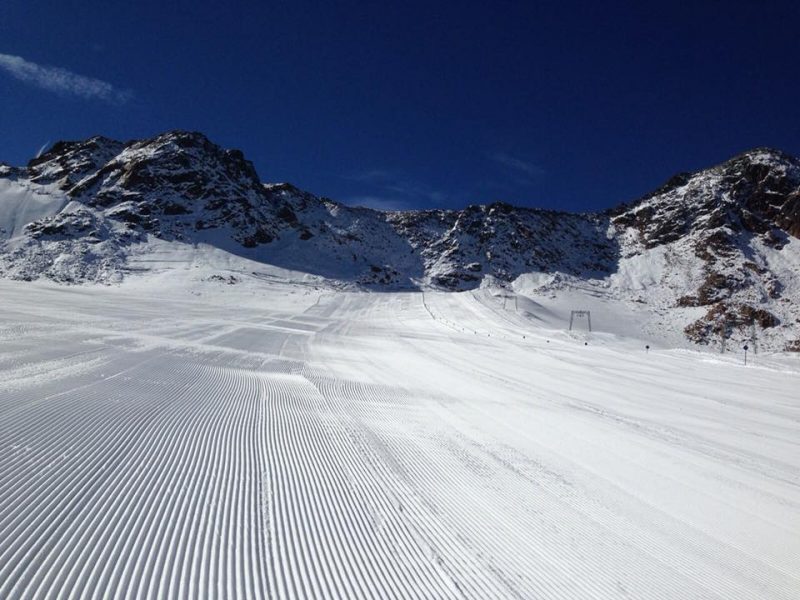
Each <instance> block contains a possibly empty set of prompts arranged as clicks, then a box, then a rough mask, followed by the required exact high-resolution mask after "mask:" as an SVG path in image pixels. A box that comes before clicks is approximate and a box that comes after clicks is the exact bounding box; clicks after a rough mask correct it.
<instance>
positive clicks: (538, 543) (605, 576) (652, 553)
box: [0, 242, 800, 599]
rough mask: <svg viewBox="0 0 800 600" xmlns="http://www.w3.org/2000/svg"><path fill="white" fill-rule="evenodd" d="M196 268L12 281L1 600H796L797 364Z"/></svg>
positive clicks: (149, 260) (561, 312)
mask: <svg viewBox="0 0 800 600" xmlns="http://www.w3.org/2000/svg"><path fill="white" fill-rule="evenodd" d="M176 248H177V246H176V245H174V244H173V245H169V244H167V243H166V242H165V243H163V244H162V245H159V244H151V245H149V246H148V251H147V253H139V254H137V252H136V250H135V249H134V251H133V252H132V257H131V265H132V270H133V271H134V272H138V269H140V270H141V271H142V272H143V273H145V274H144V275H133V276H131V277H128V278H126V280H125V281H124V283H122V284H121V285H117V286H95V285H84V286H72V287H62V286H58V285H55V284H52V283H47V282H43V281H37V282H14V281H0V297H2V299H3V300H2V301H3V304H2V306H3V311H2V316H0V597H2V598H38V597H49V596H51V595H52V596H54V597H56V596H61V595H63V596H64V597H68V596H74V597H87V598H88V597H131V598H133V597H164V598H166V597H169V598H189V597H203V598H236V597H239V598H261V597H276V598H310V597H316V598H359V597H360V598H559V599H561V598H623V597H631V598H721V599H722V598H724V599H733V598H775V599H779V598H786V599H789V598H797V597H798V593H799V592H800V538H798V536H797V532H798V531H800V447H799V446H800V398H799V397H798V395H797V389H798V383H800V363H798V361H797V360H796V358H794V357H791V356H788V355H785V354H758V355H756V356H749V357H748V359H754V360H752V361H751V360H748V363H749V364H748V366H746V367H745V366H744V365H743V364H742V358H743V357H742V355H741V354H740V353H739V352H738V351H737V352H733V353H729V354H724V355H720V354H715V353H710V352H698V351H696V350H690V349H688V348H678V347H676V346H675V345H673V344H670V343H669V340H668V339H667V338H665V337H661V338H650V337H648V334H647V333H646V331H645V330H644V329H643V328H642V327H640V326H639V325H640V324H645V325H646V323H647V322H649V321H647V319H649V318H650V317H645V316H641V314H640V312H638V310H637V303H635V302H620V301H619V299H618V298H616V297H615V296H614V294H613V293H608V289H607V288H604V287H603V286H604V285H605V284H604V283H603V282H602V281H596V282H593V283H592V282H590V283H588V284H585V285H583V287H581V288H576V287H575V286H573V285H572V283H574V282H568V283H570V285H564V286H559V285H558V282H557V281H555V282H554V281H553V279H552V278H549V279H548V278H547V277H544V276H541V277H539V276H535V275H532V276H530V277H529V278H527V279H526V278H522V279H520V280H518V281H517V282H515V284H514V286H513V289H511V288H499V287H497V286H494V285H491V284H487V285H484V286H483V287H482V288H481V289H478V290H474V291H471V292H464V293H438V292H431V291H426V292H425V293H424V294H422V293H419V292H393V293H389V292H385V293H364V292H353V291H344V290H341V289H336V288H335V287H333V286H332V285H331V284H330V283H326V282H324V281H323V280H322V279H320V278H316V277H313V276H309V275H305V274H303V273H298V272H292V271H287V270H284V269H278V268H275V267H267V266H265V265H263V264H261V263H257V262H251V261H247V260H246V259H242V258H237V257H231V256H230V255H227V254H226V253H224V252H222V251H215V250H212V249H210V248H207V247H204V246H202V245H200V246H192V245H184V246H181V248H183V252H184V253H185V254H183V255H180V256H176V255H175V254H174V252H175V251H177V250H176ZM637 260H640V259H637ZM137 261H139V262H137ZM176 261H177V262H176ZM640 267H641V265H639V267H637V266H636V265H635V264H633V263H632V266H631V269H636V268H640ZM642 268H643V267H642ZM653 272H656V271H653ZM604 289H605V292H604V291H603V290H604ZM578 308H589V309H591V310H592V317H593V319H592V324H593V326H594V328H595V331H593V332H592V333H589V332H586V331H576V332H567V331H565V329H566V319H568V317H569V310H571V309H578ZM645 329H646V328H645ZM645 343H649V344H650V346H651V350H650V351H649V352H645V351H644V344H645ZM585 344H587V345H585Z"/></svg>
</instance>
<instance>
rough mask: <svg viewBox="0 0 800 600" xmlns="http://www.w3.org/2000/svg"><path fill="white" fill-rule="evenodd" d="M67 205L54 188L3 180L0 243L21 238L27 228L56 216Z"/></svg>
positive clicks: (61, 195) (1, 183)
mask: <svg viewBox="0 0 800 600" xmlns="http://www.w3.org/2000/svg"><path fill="white" fill-rule="evenodd" d="M66 203H67V201H66V198H65V197H64V194H62V193H59V192H58V190H57V189H56V188H55V186H52V185H48V186H40V185H36V184H34V183H29V182H27V181H26V182H17V181H15V180H13V179H5V178H3V177H0V241H2V240H5V239H9V238H12V237H16V236H18V235H21V234H22V233H23V228H24V227H25V225H27V224H28V223H31V222H33V221H38V220H39V219H43V218H45V217H51V216H53V215H55V214H57V213H58V212H59V211H60V210H61V209H62V208H64V206H65V205H66Z"/></svg>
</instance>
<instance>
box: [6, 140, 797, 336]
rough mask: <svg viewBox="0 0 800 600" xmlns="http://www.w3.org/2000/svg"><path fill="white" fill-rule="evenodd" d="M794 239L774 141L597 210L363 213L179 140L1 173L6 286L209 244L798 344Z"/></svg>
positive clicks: (109, 146) (366, 274)
mask: <svg viewBox="0 0 800 600" xmlns="http://www.w3.org/2000/svg"><path fill="white" fill-rule="evenodd" d="M798 236H800V162H798V160H797V159H795V158H792V157H790V156H788V155H786V154H784V153H782V152H779V151H776V150H771V149H765V148H760V149H756V150H752V151H750V152H746V153H744V154H741V155H739V156H737V157H734V158H733V159H731V160H729V161H726V162H725V163H722V164H720V165H717V166H715V167H712V168H710V169H707V170H704V171H700V172H698V173H694V174H687V173H684V174H679V175H677V176H675V177H673V178H672V179H670V180H669V181H668V182H667V183H666V184H665V185H664V186H662V187H661V188H659V189H658V190H656V191H654V192H652V193H650V194H648V195H646V196H644V197H643V198H641V199H640V200H639V201H637V202H635V203H633V204H632V205H621V206H619V207H617V208H615V209H613V210H609V211H606V212H604V213H598V214H570V213H563V212H554V211H546V210H538V209H530V208H517V207H513V206H511V205H508V204H505V203H501V202H496V203H493V204H489V205H477V206H468V207H467V208H465V209H463V210H427V211H409V212H382V211H375V210H370V209H365V208H354V207H350V206H346V205H343V204H340V203H338V202H335V201H333V200H330V199H327V198H322V197H317V196H314V195H313V194H309V193H307V192H304V191H301V190H299V189H297V188H296V187H294V186H292V185H290V184H286V183H280V184H264V183H262V182H261V180H260V179H259V177H258V174H257V173H256V171H255V169H254V168H253V165H252V164H251V163H250V162H249V161H247V160H246V159H245V157H244V156H243V154H242V153H241V152H240V151H238V150H226V149H223V148H221V147H219V146H217V145H215V144H213V143H212V142H211V141H210V140H208V138H206V137H205V136H204V135H203V134H201V133H196V132H186V131H172V132H167V133H164V134H161V135H158V136H155V137H153V138H150V139H145V140H136V141H129V142H118V141H114V140H109V139H107V138H103V137H93V138H90V139H89V140H86V141H83V142H58V143H57V144H55V145H54V146H53V147H52V148H51V149H49V150H48V151H47V152H45V153H44V154H42V155H41V156H39V157H37V158H35V159H33V160H31V161H30V162H29V163H28V165H27V166H26V167H21V168H15V167H8V166H0V244H2V245H0V274H1V275H3V276H6V277H10V278H15V279H26V280H32V279H37V278H40V277H45V278H49V279H53V280H56V281H61V282H70V283H84V282H102V283H113V282H117V281H120V280H121V279H122V278H124V277H125V276H126V275H129V274H130V273H131V272H132V271H133V270H135V269H136V267H134V266H133V265H134V264H143V261H137V260H134V258H135V257H141V256H142V255H145V254H147V253H148V252H152V251H153V248H154V247H155V246H158V247H159V248H161V249H162V251H163V247H164V246H163V243H167V244H171V245H172V246H171V247H173V248H175V249H176V255H178V254H180V253H181V252H179V251H178V249H179V248H180V247H182V246H190V247H191V246H193V247H196V248H197V247H200V248H204V247H209V248H211V247H213V248H216V249H221V250H223V251H226V252H228V253H231V254H232V255H235V256H237V257H241V258H243V259H249V260H252V261H257V262H258V263H264V264H269V265H274V266H277V267H281V268H284V269H290V270H294V271H300V272H303V273H309V274H312V275H316V276H321V277H323V278H327V279H329V280H334V281H338V282H342V283H343V284H345V285H348V286H358V287H366V288H372V289H382V290H388V289H403V288H415V289H416V288H438V289H446V290H467V289H474V288H477V287H479V286H481V285H482V284H483V283H485V282H487V281H488V282H497V283H499V284H500V285H509V284H511V283H512V282H514V281H517V280H519V281H520V282H521V283H520V285H519V286H518V288H519V289H522V288H524V289H526V290H527V292H528V293H532V294H548V293H557V292H558V290H564V289H584V290H586V289H589V290H591V293H593V294H599V295H604V296H606V297H609V298H613V299H616V300H619V301H621V302H625V303H639V304H645V305H647V306H648V307H650V309H651V310H652V311H653V312H654V314H655V313H659V314H665V313H667V312H669V313H670V314H673V315H678V316H677V321H678V322H680V327H681V328H683V329H685V332H686V335H687V336H688V337H689V338H690V339H692V340H693V341H695V342H698V343H703V344H710V343H716V341H718V340H720V339H728V338H737V336H738V338H737V339H741V340H744V339H747V336H748V335H750V333H749V332H750V331H751V330H753V328H757V329H758V330H759V331H766V332H767V334H766V338H770V337H772V338H774V340H773V342H774V343H773V342H769V340H767V341H768V343H773V345H775V346H776V347H779V346H785V345H788V347H790V348H792V347H793V345H794V344H795V343H796V342H795V340H797V339H798V337H800V336H797V335H796V332H795V329H796V327H797V323H798V322H800V321H798V319H799V318H800V313H798V309H797V308H796V305H797V304H798V303H797V302H796V300H797V298H798V292H800V280H799V279H798V273H800V250H799V249H798V245H799V244H800V242H798V239H797V237H798ZM520 278H522V279H520ZM520 286H521V287H520ZM798 344H800V343H798ZM798 349H800V346H798Z"/></svg>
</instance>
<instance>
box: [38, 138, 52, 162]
mask: <svg viewBox="0 0 800 600" xmlns="http://www.w3.org/2000/svg"><path fill="white" fill-rule="evenodd" d="M49 146H50V140H47V141H46V142H45V143H44V144H42V145H41V146H40V148H39V151H38V152H37V153H36V158H39V157H40V156H41V155H42V152H44V151H45V150H47V148H48V147H49Z"/></svg>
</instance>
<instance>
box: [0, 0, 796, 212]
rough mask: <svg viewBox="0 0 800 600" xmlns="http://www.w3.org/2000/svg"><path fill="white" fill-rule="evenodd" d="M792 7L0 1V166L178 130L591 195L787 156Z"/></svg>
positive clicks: (395, 178)
mask: <svg viewBox="0 0 800 600" xmlns="http://www.w3.org/2000/svg"><path fill="white" fill-rule="evenodd" d="M797 6H798V3H796V2H756V1H751V2H743V1H738V2H737V1H733V0H732V1H706V2H703V1H698V2H680V3H679V2H672V3H669V2H659V3H649V2H641V1H638V2H627V3H612V2H588V1H587V2H579V3H572V2H565V1H561V2H534V1H528V2H503V1H502V0H496V1H494V2H480V3H478V2H468V1H460V2H442V3H436V2H419V3H418V2H414V1H406V2H397V3H393V2H374V3H370V2H363V1H361V2H303V1H298V0H295V1H287V2H255V1H253V2H247V3H245V2H233V1H232V2H221V1H220V2H210V1H205V2H204V1H194V2H186V1H182V0H181V1H174V0H170V1H164V0H161V1H159V2H152V1H149V0H136V1H131V2H114V1H104V2H98V1H94V0H84V1H82V2H66V1H65V2H52V1H50V2H43V1H37V0H6V1H5V2H3V8H2V13H3V16H2V19H0V160H2V161H5V162H8V163H11V164H23V163H24V162H26V161H27V160H28V159H29V158H30V157H32V156H34V155H35V154H36V152H37V151H38V149H39V148H40V147H41V146H42V145H43V144H45V143H46V142H53V141H55V140H58V139H83V138H86V137H89V136H91V135H93V134H103V135H107V136H110V137H115V138H118V139H131V138H138V137H144V136H149V135H153V134H155V133H158V132H161V131H164V130H168V129H176V128H181V129H192V130H200V131H203V132H204V133H206V134H207V135H208V136H209V137H210V138H211V139H212V140H214V141H216V142H217V143H219V144H221V145H223V146H227V147H237V148H241V149H242V150H243V151H244V152H245V154H246V155H247V157H248V158H250V159H251V160H252V161H253V162H254V163H255V165H256V168H257V170H258V172H259V174H260V176H261V178H262V180H264V181H290V182H292V183H295V184H296V185H298V186H300V187H302V188H305V189H307V190H309V191H312V192H314V193H317V194H320V195H326V196H330V197H333V198H336V199H338V200H343V201H346V202H351V203H357V202H362V203H366V204H371V205H376V206H392V207H408V208H412V207H413V208H416V207H460V206H464V205H466V204H469V203H478V202H480V203H484V202H490V201H493V200H505V201H508V202H512V203H515V204H522V205H529V206H541V207H547V208H558V209H565V210H594V209H601V208H606V207H609V206H612V205H614V204H617V203H619V202H621V201H627V200H631V199H634V198H636V197H638V196H640V195H642V194H644V193H646V192H648V191H650V190H651V189H652V188H654V187H656V186H658V185H659V184H660V183H662V182H663V181H664V180H666V179H667V178H668V177H669V176H670V175H672V174H674V173H675V172H678V171H682V170H692V169H698V168H702V167H705V166H710V165H712V164H714V163H717V162H720V161H721V160H723V159H725V158H728V157H730V156H731V155H733V154H736V153H738V152H741V151H743V150H746V149H748V148H751V147H754V146H761V145H768V146H775V147H778V148H781V149H783V150H786V151H788V152H790V153H793V154H800V77H798V66H800V50H799V49H800V42H798V34H797V27H798V24H800V8H797ZM37 65H39V66H46V67H58V68H61V69H64V70H66V71H68V72H64V71H57V72H54V71H52V70H48V69H38V68H37ZM73 74H75V75H73ZM76 75H79V76H82V77H84V78H90V79H91V80H86V79H81V78H80V77H77V76H76ZM102 82H105V83H106V84H110V85H104V84H103V83H102Z"/></svg>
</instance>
